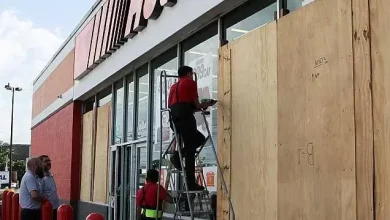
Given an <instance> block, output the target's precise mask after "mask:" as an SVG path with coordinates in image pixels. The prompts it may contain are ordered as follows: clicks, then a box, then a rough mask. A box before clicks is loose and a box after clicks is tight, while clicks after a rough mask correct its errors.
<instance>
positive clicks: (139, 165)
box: [127, 142, 147, 219]
mask: <svg viewBox="0 0 390 220" xmlns="http://www.w3.org/2000/svg"><path fill="white" fill-rule="evenodd" d="M131 153H132V155H133V156H132V174H131V179H130V181H131V182H132V183H133V184H130V186H131V187H130V201H129V206H128V207H129V218H127V219H138V218H137V208H136V195H137V191H138V190H139V189H140V188H141V187H143V186H144V185H145V181H146V172H147V170H146V169H147V151H146V142H144V143H138V144H134V145H133V149H132V151H131Z"/></svg>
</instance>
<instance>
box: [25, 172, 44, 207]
mask: <svg viewBox="0 0 390 220" xmlns="http://www.w3.org/2000/svg"><path fill="white" fill-rule="evenodd" d="M26 187H27V190H28V192H29V193H30V195H31V198H32V199H33V200H35V201H37V202H43V201H44V200H45V197H44V196H43V195H42V193H41V192H40V190H39V186H38V180H37V179H35V178H34V177H32V178H28V179H26Z"/></svg>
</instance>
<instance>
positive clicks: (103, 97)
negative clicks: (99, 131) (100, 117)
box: [98, 86, 112, 107]
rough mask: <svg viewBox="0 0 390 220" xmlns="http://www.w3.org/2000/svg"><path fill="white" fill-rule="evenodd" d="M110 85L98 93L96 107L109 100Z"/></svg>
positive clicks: (110, 96)
mask: <svg viewBox="0 0 390 220" xmlns="http://www.w3.org/2000/svg"><path fill="white" fill-rule="evenodd" d="M111 98H112V94H111V86H110V87H107V88H105V89H104V90H103V91H101V92H99V94H98V107H101V106H103V105H105V104H107V103H109V102H111Z"/></svg>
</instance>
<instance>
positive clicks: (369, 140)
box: [352, 0, 374, 220]
mask: <svg viewBox="0 0 390 220" xmlns="http://www.w3.org/2000/svg"><path fill="white" fill-rule="evenodd" d="M352 11H353V16H352V22H353V24H352V27H353V51H354V56H353V57H354V60H353V65H354V90H355V131H356V208H357V216H356V219H357V220H373V219H374V210H373V209H374V203H373V202H374V201H373V200H374V198H373V195H374V194H373V190H374V181H373V177H374V176H373V173H374V170H373V167H374V166H373V164H374V149H373V143H374V142H373V119H372V118H373V117H372V92H371V48H370V40H369V31H370V30H369V26H370V25H369V22H370V19H369V2H368V1H367V0H353V1H352Z"/></svg>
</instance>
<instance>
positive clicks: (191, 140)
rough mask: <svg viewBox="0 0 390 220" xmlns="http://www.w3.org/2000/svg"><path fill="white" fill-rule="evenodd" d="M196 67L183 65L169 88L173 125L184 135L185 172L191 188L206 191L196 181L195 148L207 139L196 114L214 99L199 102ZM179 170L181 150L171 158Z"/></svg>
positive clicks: (169, 106) (169, 105)
mask: <svg viewBox="0 0 390 220" xmlns="http://www.w3.org/2000/svg"><path fill="white" fill-rule="evenodd" d="M193 74H194V72H193V69H192V68H191V67H189V66H182V67H180V68H179V70H178V75H179V81H178V82H177V83H175V84H173V85H172V86H171V88H170V91H169V97H168V108H169V109H170V110H171V111H170V113H171V128H172V130H173V124H174V125H175V127H176V132H177V133H178V135H180V136H181V138H182V140H183V142H184V147H183V149H181V152H182V156H183V157H185V172H186V177H187V184H188V189H189V190H203V189H204V187H202V186H200V185H198V184H197V183H196V180H195V154H196V149H197V148H198V147H200V146H201V145H202V144H204V142H205V140H206V138H205V136H204V135H203V134H202V133H200V132H199V131H198V129H197V126H196V120H195V116H194V113H195V112H196V111H199V110H201V109H207V108H208V107H209V106H212V105H214V104H215V102H209V103H200V102H199V97H198V88H197V84H196V82H195V81H194V80H193ZM170 161H171V163H172V164H173V165H174V166H175V168H176V169H178V170H181V169H182V168H181V164H180V158H179V153H178V152H177V151H176V152H174V154H173V155H172V157H171V158H170Z"/></svg>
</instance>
